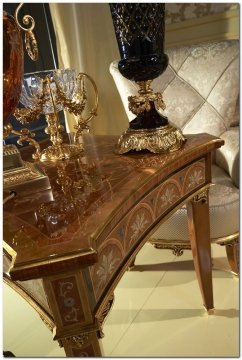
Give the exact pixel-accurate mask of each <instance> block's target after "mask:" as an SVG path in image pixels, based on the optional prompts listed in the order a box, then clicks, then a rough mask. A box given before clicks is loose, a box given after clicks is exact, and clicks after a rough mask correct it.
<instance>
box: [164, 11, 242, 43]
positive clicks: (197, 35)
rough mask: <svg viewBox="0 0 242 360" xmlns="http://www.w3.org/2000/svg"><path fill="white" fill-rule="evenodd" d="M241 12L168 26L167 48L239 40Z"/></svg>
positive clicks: (231, 12)
mask: <svg viewBox="0 0 242 360" xmlns="http://www.w3.org/2000/svg"><path fill="white" fill-rule="evenodd" d="M239 23H240V21H239V10H238V9H235V10H228V11H225V12H223V13H218V14H213V15H208V16H203V17H201V18H197V19H189V20H184V21H182V22H179V23H173V24H167V25H166V39H165V41H166V43H165V44H166V48H169V47H175V46H182V45H190V44H194V43H200V42H205V41H213V40H218V41H219V40H229V39H239Z"/></svg>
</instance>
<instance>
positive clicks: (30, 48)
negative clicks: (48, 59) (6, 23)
mask: <svg viewBox="0 0 242 360" xmlns="http://www.w3.org/2000/svg"><path fill="white" fill-rule="evenodd" d="M23 5H24V3H20V4H19V6H18V7H17V9H16V11H15V20H16V23H17V24H18V26H19V27H20V29H22V30H23V31H24V32H25V39H24V40H25V47H26V51H27V53H28V55H29V57H30V58H31V60H33V61H37V60H38V57H39V50H38V44H37V41H36V38H35V35H34V33H33V30H34V27H35V21H34V19H33V18H32V16H30V15H24V17H23V19H22V21H23V23H24V25H30V27H29V28H25V27H23V26H22V25H21V24H20V22H19V20H18V16H19V11H20V9H21V8H22V6H23Z"/></svg>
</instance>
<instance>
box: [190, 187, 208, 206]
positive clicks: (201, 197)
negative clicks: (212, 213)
mask: <svg viewBox="0 0 242 360" xmlns="http://www.w3.org/2000/svg"><path fill="white" fill-rule="evenodd" d="M193 201H194V202H203V203H206V204H207V202H208V191H207V190H205V191H203V192H201V193H199V194H197V195H196V196H194V198H193Z"/></svg>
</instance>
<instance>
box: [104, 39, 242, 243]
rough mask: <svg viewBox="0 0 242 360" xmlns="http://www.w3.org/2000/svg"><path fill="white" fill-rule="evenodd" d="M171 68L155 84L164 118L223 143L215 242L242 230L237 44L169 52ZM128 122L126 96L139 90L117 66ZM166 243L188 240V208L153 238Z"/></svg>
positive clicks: (214, 202)
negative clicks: (163, 106) (241, 214)
mask: <svg viewBox="0 0 242 360" xmlns="http://www.w3.org/2000/svg"><path fill="white" fill-rule="evenodd" d="M166 53H167V55H168V56H169V65H168V68H167V69H166V71H165V72H164V73H163V74H162V75H160V76H159V77H158V78H156V79H155V80H154V81H153V82H152V86H151V87H152V88H153V90H154V91H155V92H157V91H159V92H161V93H162V94H163V99H164V101H165V104H166V110H165V111H164V114H165V115H166V116H168V119H169V121H170V122H171V123H173V124H174V125H175V126H177V127H179V128H181V129H182V131H183V133H184V134H195V133H202V132H206V133H210V134H212V135H215V136H220V137H221V138H223V139H224V140H225V146H224V147H222V148H221V150H219V151H217V153H216V157H215V164H214V165H213V168H212V176H213V182H214V184H215V185H214V186H213V187H212V188H211V190H210V197H209V203H210V226H211V237H212V238H213V239H216V238H221V237H225V236H228V235H232V234H234V233H236V232H238V231H239V190H238V188H237V187H238V185H239V127H238V126H236V127H230V126H231V125H232V126H233V125H234V124H238V98H239V41H238V40H226V41H220V42H210V43H202V44H197V45H193V46H184V47H180V48H174V49H168V50H167V51H166ZM110 73H111V75H112V76H113V79H114V81H115V83H116V86H117V89H118V91H119V94H120V97H121V100H122V102H123V105H124V108H125V111H126V114H127V116H128V119H129V121H131V120H133V118H134V117H135V115H134V114H132V113H131V112H130V111H129V110H128V96H130V95H135V94H137V89H138V86H137V84H135V83H134V82H132V81H129V80H127V79H125V78H124V77H123V76H122V75H121V74H120V73H119V71H118V61H114V62H113V63H112V64H111V65H110ZM153 238H157V239H160V240H161V241H162V239H163V240H171V241H173V240H186V239H188V230H187V217H186V207H185V206H184V207H183V208H182V209H180V210H179V211H177V212H176V213H175V214H173V215H172V216H171V217H170V218H169V219H168V220H167V221H166V222H165V223H164V224H163V225H162V226H160V228H159V229H158V230H157V231H156V233H155V234H154V235H153Z"/></svg>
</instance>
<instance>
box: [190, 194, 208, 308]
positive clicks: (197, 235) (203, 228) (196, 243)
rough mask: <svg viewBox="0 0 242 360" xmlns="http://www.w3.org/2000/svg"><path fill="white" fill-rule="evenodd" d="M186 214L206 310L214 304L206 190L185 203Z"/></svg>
mask: <svg viewBox="0 0 242 360" xmlns="http://www.w3.org/2000/svg"><path fill="white" fill-rule="evenodd" d="M187 214H188V229H189V235H190V240H191V247H192V253H193V261H194V266H195V270H196V274H197V278H198V282H199V286H200V290H201V293H202V297H203V302H204V306H205V308H206V309H207V310H211V309H213V308H214V305H213V288H212V261H211V241H210V223H209V204H208V192H207V191H205V192H203V193H201V194H199V195H197V196H195V197H194V198H193V200H191V201H189V202H188V203H187Z"/></svg>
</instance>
